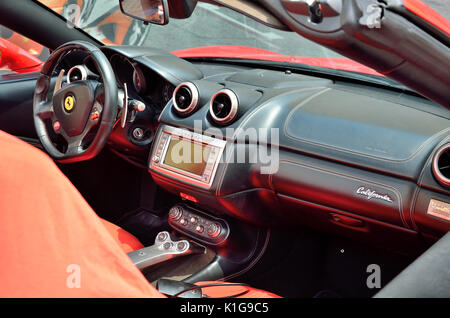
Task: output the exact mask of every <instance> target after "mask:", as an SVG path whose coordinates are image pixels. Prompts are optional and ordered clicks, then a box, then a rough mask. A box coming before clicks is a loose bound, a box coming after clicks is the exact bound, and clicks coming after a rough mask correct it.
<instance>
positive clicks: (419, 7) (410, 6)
mask: <svg viewBox="0 0 450 318" xmlns="http://www.w3.org/2000/svg"><path fill="white" fill-rule="evenodd" d="M403 5H404V6H405V8H406V10H408V11H410V12H412V13H414V14H415V15H417V16H418V17H420V18H421V19H423V20H425V21H427V22H428V23H430V24H431V25H433V26H434V27H436V28H438V29H439V30H441V31H443V32H445V33H446V34H447V35H450V23H449V21H448V20H447V19H446V18H444V17H443V16H442V15H440V14H439V13H437V12H436V11H434V10H433V9H432V8H430V7H429V6H427V5H426V4H425V3H423V2H422V1H420V0H403Z"/></svg>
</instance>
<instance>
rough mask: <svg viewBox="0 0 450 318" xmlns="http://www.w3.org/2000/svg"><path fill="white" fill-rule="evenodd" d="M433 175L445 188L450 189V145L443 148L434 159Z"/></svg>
mask: <svg viewBox="0 0 450 318" xmlns="http://www.w3.org/2000/svg"><path fill="white" fill-rule="evenodd" d="M432 168H433V174H434V177H435V178H436V180H437V181H438V182H439V183H440V184H442V185H443V186H446V187H450V144H446V145H444V146H442V147H441V148H440V149H439V150H438V151H437V152H436V154H435V155H434V157H433V166H432Z"/></svg>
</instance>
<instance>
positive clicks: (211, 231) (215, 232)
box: [206, 223, 220, 238]
mask: <svg viewBox="0 0 450 318" xmlns="http://www.w3.org/2000/svg"><path fill="white" fill-rule="evenodd" d="M206 233H207V234H208V235H209V236H210V237H213V238H214V237H217V236H219V234H220V224H218V223H210V224H209V225H208V227H207V228H206Z"/></svg>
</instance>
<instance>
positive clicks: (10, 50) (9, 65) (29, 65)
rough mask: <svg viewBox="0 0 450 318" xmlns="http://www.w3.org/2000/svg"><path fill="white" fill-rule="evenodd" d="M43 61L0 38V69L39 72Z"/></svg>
mask: <svg viewBox="0 0 450 318" xmlns="http://www.w3.org/2000/svg"><path fill="white" fill-rule="evenodd" d="M42 64H43V62H42V61H41V60H39V59H38V58H37V57H34V56H33V55H31V54H30V53H28V52H27V51H25V50H24V49H22V48H20V47H19V46H17V45H15V44H14V43H12V42H10V41H8V40H5V39H2V38H0V69H7V70H10V71H13V72H17V73H29V72H39V71H40V70H41V67H42Z"/></svg>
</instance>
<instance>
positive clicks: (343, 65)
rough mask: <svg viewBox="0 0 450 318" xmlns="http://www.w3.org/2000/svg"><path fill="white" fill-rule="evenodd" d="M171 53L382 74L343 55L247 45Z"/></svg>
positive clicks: (183, 55) (197, 48)
mask: <svg viewBox="0 0 450 318" xmlns="http://www.w3.org/2000/svg"><path fill="white" fill-rule="evenodd" d="M172 53H173V54H175V55H176V56H178V57H181V58H195V57H217V58H236V59H250V60H261V61H276V62H289V63H301V64H307V65H311V66H318V67H324V68H331V69H336V70H343V71H350V72H358V73H364V74H371V75H379V76H382V74H380V73H378V72H377V71H375V70H373V69H371V68H369V67H367V66H364V65H362V64H359V63H357V62H354V61H352V60H350V59H347V58H344V57H301V56H288V55H282V54H279V53H276V52H272V51H268V50H264V49H258V48H254V47H248V46H238V45H221V46H203V47H194V48H190V49H183V50H177V51H172Z"/></svg>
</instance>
